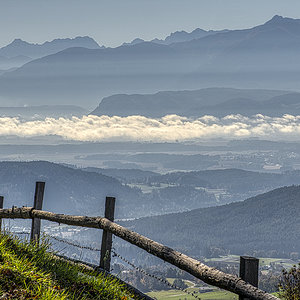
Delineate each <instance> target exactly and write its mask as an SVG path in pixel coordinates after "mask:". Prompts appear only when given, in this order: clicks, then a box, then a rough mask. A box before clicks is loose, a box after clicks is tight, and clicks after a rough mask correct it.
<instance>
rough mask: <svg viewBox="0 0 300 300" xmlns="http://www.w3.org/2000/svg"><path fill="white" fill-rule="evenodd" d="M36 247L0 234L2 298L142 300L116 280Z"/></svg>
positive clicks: (0, 283)
mask: <svg viewBox="0 0 300 300" xmlns="http://www.w3.org/2000/svg"><path fill="white" fill-rule="evenodd" d="M47 250H49V245H47V244H43V245H42V246H35V245H33V244H29V243H28V242H20V241H19V240H18V239H17V238H13V237H11V236H8V235H3V234H1V235H0V257H1V261H0V297H1V299H44V300H48V299H49V300H50V299H61V300H64V299H73V300H76V299H86V300H89V299H107V300H108V299H111V300H115V299H120V300H121V299H139V297H137V296H135V295H134V294H132V292H130V291H129V290H128V289H127V287H126V286H125V285H124V284H123V283H122V282H121V281H118V280H116V278H113V277H109V276H108V277H107V276H104V275H103V274H101V273H97V272H95V271H92V270H90V269H86V268H85V267H84V266H82V265H79V264H78V265H77V264H72V263H70V262H67V261H65V260H61V259H59V258H58V257H56V256H55V255H53V253H51V252H47Z"/></svg>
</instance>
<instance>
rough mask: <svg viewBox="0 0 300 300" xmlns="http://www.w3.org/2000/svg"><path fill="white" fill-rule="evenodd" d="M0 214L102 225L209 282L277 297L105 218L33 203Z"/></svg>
mask: <svg viewBox="0 0 300 300" xmlns="http://www.w3.org/2000/svg"><path fill="white" fill-rule="evenodd" d="M0 218H9V219H34V218H38V219H42V220H48V221H52V222H57V223H62V224H67V225H73V226H81V227H89V228H98V229H103V230H105V231H107V232H109V233H111V234H113V235H115V236H118V237H119V238H121V239H123V240H125V241H127V242H129V243H131V244H133V245H135V246H137V247H139V248H141V249H143V250H146V251H147V252H149V253H151V254H153V255H155V256H157V257H159V258H161V259H162V260H164V261H166V262H168V263H170V264H172V265H174V266H176V267H178V268H180V269H182V270H184V271H186V272H188V273H190V274H192V275H193V276H195V277H197V278H199V279H201V280H202V281H204V282H206V283H208V284H211V285H214V286H216V287H219V288H222V289H224V290H227V291H230V292H233V293H235V294H238V295H240V296H242V297H245V298H247V299H256V300H278V298H277V297H275V296H273V295H271V294H268V293H266V292H265V291H262V290H260V289H258V288H257V287H254V286H253V285H251V284H249V283H247V282H245V281H244V280H242V279H241V278H240V277H237V276H234V275H231V274H227V273H224V272H221V271H219V270H216V269H215V268H211V267H209V266H207V265H205V264H203V263H201V262H199V261H198V260H196V259H193V258H191V257H189V256H187V255H185V254H183V253H180V252H178V251H176V250H174V249H172V248H169V247H167V246H164V245H162V244H160V243H158V242H155V241H153V240H151V239H149V238H147V237H145V236H143V235H141V234H138V233H136V232H134V231H131V230H129V229H127V228H125V227H123V226H120V225H118V224H116V223H114V222H112V221H110V220H108V219H107V218H103V217H87V216H73V215H64V214H55V213H52V212H48V211H42V210H37V209H34V208H33V207H22V208H18V207H13V208H11V209H0Z"/></svg>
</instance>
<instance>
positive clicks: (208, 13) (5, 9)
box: [0, 0, 300, 46]
mask: <svg viewBox="0 0 300 300" xmlns="http://www.w3.org/2000/svg"><path fill="white" fill-rule="evenodd" d="M0 4H1V6H0V28H1V35H0V46H4V45H5V44H7V43H9V42H11V41H12V40H13V39H15V38H22V39H24V40H27V41H29V42H36V43H41V42H44V41H46V40H52V39H54V38H57V37H75V36H78V35H89V36H91V37H93V38H94V39H95V40H96V41H97V42H99V44H104V45H106V46H117V45H119V44H121V43H123V42H124V41H131V40H132V39H134V38H136V37H140V38H143V39H146V40H149V39H153V38H155V37H158V38H163V37H165V36H166V35H168V34H169V33H170V32H174V31H176V30H186V31H191V30H193V29H195V28H197V27H200V28H203V29H224V28H228V29H234V28H247V27H251V26H255V25H257V24H261V23H264V22H265V21H266V20H268V19H270V18H271V17H272V16H273V15H275V14H279V15H283V16H289V17H293V18H300V1H299V0H0Z"/></svg>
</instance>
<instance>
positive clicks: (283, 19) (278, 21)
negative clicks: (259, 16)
mask: <svg viewBox="0 0 300 300" xmlns="http://www.w3.org/2000/svg"><path fill="white" fill-rule="evenodd" d="M291 21H292V22H295V21H299V20H298V19H293V18H288V17H283V16H279V15H275V16H274V17H273V18H272V19H271V20H269V21H267V22H266V23H265V24H281V23H285V22H291Z"/></svg>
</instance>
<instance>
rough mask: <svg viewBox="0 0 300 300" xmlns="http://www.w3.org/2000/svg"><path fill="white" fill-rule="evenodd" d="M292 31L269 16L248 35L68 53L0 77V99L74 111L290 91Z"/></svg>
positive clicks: (293, 84)
mask: <svg viewBox="0 0 300 300" xmlns="http://www.w3.org/2000/svg"><path fill="white" fill-rule="evenodd" d="M299 24H300V22H299V20H297V19H290V18H283V17H280V16H275V17H274V18H272V19H271V20H269V21H268V22H266V23H265V24H262V25H259V26H255V27H253V28H249V29H243V30H230V31H222V32H219V33H215V34H212V35H208V36H205V37H202V38H196V39H193V40H190V41H184V42H177V43H171V44H169V45H163V44H158V43H155V42H140V43H135V44H134V45H132V46H126V45H125V46H120V47H117V48H105V49H86V48H69V49H66V50H63V51H61V52H58V53H56V54H52V55H48V56H45V57H43V58H40V59H36V60H34V61H31V62H29V63H27V64H25V65H24V66H22V67H21V68H19V69H17V70H15V71H12V72H9V73H5V74H3V75H1V76H0V91H1V92H0V96H1V97H2V98H4V99H7V100H10V102H9V103H13V101H16V100H17V99H20V98H22V99H23V101H24V103H28V104H30V105H33V104H37V103H38V102H39V100H40V99H41V98H42V99H43V100H44V101H45V104H46V103H49V102H50V101H51V103H52V104H58V103H64V104H67V103H69V104H70V103H71V102H72V104H79V105H80V101H81V100H82V99H83V98H84V99H85V104H86V107H89V108H90V107H92V106H95V105H96V104H97V101H98V100H99V98H100V99H101V98H103V97H105V96H109V95H112V94H120V93H121V94H124V93H126V94H132V93H153V92H156V91H159V90H183V89H196V88H201V87H208V86H223V87H232V86H234V87H239V88H269V89H275V88H276V89H283V90H297V89H298V84H297V83H298V81H299V78H300V73H299V61H300V59H299V58H300V56H299V53H300V52H299V49H300V26H299ZM270 50H272V51H270ZM0 54H1V52H0ZM21 96H22V97H21ZM250 99H251V98H250ZM228 100H230V99H228ZM253 100H255V99H253ZM254 104H255V103H254ZM229 107H230V103H229V104H227V109H229ZM190 109H191V111H193V107H192V108H190ZM252 110H254V111H257V109H252Z"/></svg>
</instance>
